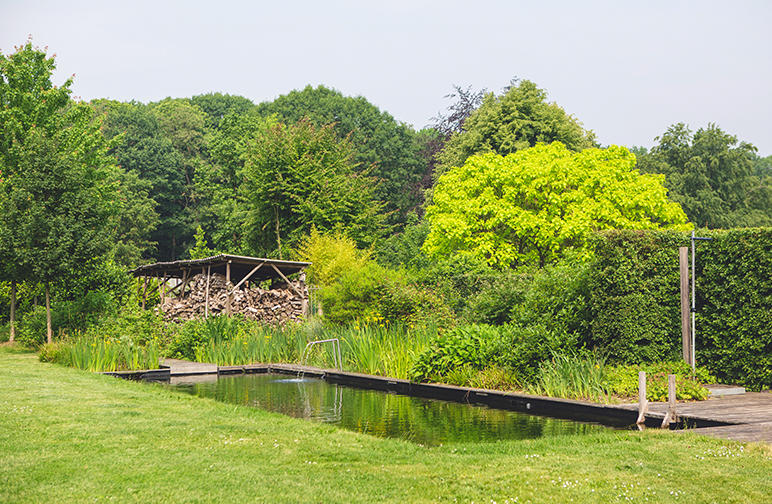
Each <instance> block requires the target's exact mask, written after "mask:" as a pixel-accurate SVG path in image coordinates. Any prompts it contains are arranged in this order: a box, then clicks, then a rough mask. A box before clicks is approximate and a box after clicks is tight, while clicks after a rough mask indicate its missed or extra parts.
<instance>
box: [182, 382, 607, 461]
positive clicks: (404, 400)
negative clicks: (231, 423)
mask: <svg viewBox="0 0 772 504" xmlns="http://www.w3.org/2000/svg"><path fill="white" fill-rule="evenodd" d="M169 386H171V387H173V388H175V389H178V390H183V391H185V392H187V393H189V394H192V395H195V396H199V397H210V398H214V399H215V400H218V401H222V402H227V403H231V404H239V405H242V406H250V407H256V408H261V409H264V410H267V411H273V412H276V413H281V414H284V415H288V416H291V417H295V418H304V419H308V420H312V421H316V422H323V423H329V424H333V425H337V426H340V427H342V428H344V429H348V430H351V431H355V432H361V433H366V434H372V435H375V436H381V437H393V438H401V439H407V440H410V441H413V442H416V443H419V444H422V445H428V446H434V445H439V444H443V443H456V442H492V441H497V440H519V439H534V438H540V437H544V436H561V435H579V434H588V433H593V432H598V431H600V430H603V429H607V428H608V427H605V426H603V425H600V424H598V423H592V422H578V421H573V420H566V419H561V418H552V417H548V416H537V415H530V414H527V413H522V412H518V411H507V410H499V409H492V408H488V407H485V406H481V405H475V404H463V403H455V402H447V401H440V400H436V399H426V398H421V397H412V396H405V395H399V394H394V393H388V392H382V391H377V390H367V389H361V388H354V387H347V386H343V385H340V384H336V383H328V382H326V381H324V380H322V379H319V378H309V377H305V378H300V377H295V376H290V375H283V374H265V373H261V374H243V375H235V376H219V377H218V378H217V379H216V380H214V379H213V380H211V381H203V382H185V381H181V382H177V383H176V384H173V385H169Z"/></svg>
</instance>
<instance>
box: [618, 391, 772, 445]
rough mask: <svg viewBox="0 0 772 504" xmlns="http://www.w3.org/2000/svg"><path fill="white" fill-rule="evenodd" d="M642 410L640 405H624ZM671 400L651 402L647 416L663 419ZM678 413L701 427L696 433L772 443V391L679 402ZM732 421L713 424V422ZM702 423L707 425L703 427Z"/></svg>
mask: <svg viewBox="0 0 772 504" xmlns="http://www.w3.org/2000/svg"><path fill="white" fill-rule="evenodd" d="M620 407H623V408H626V409H635V410H637V409H638V405H637V404H628V405H623V406H620ZM666 412H667V403H649V407H648V413H647V415H646V416H647V417H650V418H659V419H662V418H664V416H665V413H666ZM676 414H677V415H678V417H679V418H680V419H684V420H686V421H687V423H689V424H694V425H695V426H696V427H697V428H696V429H694V430H693V431H692V432H696V433H698V434H705V435H708V436H714V437H719V438H724V439H732V440H735V441H748V442H750V441H753V442H763V443H767V444H772V393H769V392H746V393H745V394H740V395H727V396H721V397H717V398H711V399H708V400H707V401H698V402H688V403H678V404H677V405H676ZM717 423H723V424H730V425H722V426H710V424H713V425H715V424H717ZM702 425H706V426H705V427H702Z"/></svg>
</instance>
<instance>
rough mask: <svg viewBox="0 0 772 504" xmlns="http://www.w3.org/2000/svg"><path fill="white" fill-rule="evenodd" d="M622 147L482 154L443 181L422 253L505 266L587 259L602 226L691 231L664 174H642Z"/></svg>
mask: <svg viewBox="0 0 772 504" xmlns="http://www.w3.org/2000/svg"><path fill="white" fill-rule="evenodd" d="M634 165H635V156H633V155H632V154H630V152H629V151H628V150H627V149H625V148H623V147H616V146H611V147H609V148H607V149H587V150H584V151H582V152H580V153H574V152H572V151H571V150H569V149H568V148H567V147H565V146H564V145H563V144H562V143H560V142H554V143H552V144H550V145H543V144H538V145H537V146H536V147H532V148H530V149H527V150H523V151H518V152H516V153H515V154H510V155H508V156H506V157H504V156H500V155H497V154H492V153H488V154H482V155H476V156H472V157H470V158H469V159H467V161H466V163H464V165H463V166H460V167H457V168H453V169H451V170H450V171H449V172H448V173H446V174H445V175H443V176H441V177H440V179H439V181H438V182H437V185H436V186H435V191H434V204H433V205H431V206H430V207H429V208H428V209H427V213H426V217H427V219H428V220H429V222H430V225H431V231H430V232H429V235H428V237H427V239H426V242H425V243H424V247H423V248H424V250H425V251H426V253H427V254H429V255H431V256H434V257H449V256H452V255H453V254H456V253H458V252H466V253H471V254H472V255H474V256H476V257H478V258H481V259H485V260H486V261H488V263H489V264H491V265H493V266H496V267H497V268H500V269H506V268H511V267H518V266H521V265H532V264H536V265H540V266H544V265H545V264H547V263H548V262H551V261H553V260H554V259H556V258H557V257H558V256H560V255H561V254H564V253H566V252H567V251H569V250H573V251H575V252H576V253H579V254H581V255H584V256H588V255H589V253H590V252H589V248H588V244H587V239H588V238H589V236H590V234H591V233H592V232H593V231H595V230H601V229H655V228H660V227H665V228H677V229H686V228H688V227H689V226H688V225H686V224H685V223H686V215H684V213H683V211H682V210H681V208H680V206H679V205H678V204H677V203H672V202H670V201H668V199H667V192H666V190H665V188H664V187H663V185H662V181H663V177H662V176H657V175H640V174H639V173H638V172H637V170H634Z"/></svg>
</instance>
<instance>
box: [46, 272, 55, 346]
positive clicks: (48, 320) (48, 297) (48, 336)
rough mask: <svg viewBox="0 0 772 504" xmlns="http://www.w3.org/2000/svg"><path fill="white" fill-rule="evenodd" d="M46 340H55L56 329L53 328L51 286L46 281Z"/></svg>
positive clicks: (50, 341)
mask: <svg viewBox="0 0 772 504" xmlns="http://www.w3.org/2000/svg"><path fill="white" fill-rule="evenodd" d="M46 341H48V342H49V343H53V342H54V331H53V329H51V288H50V286H49V285H48V282H46Z"/></svg>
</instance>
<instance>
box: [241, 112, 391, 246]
mask: <svg viewBox="0 0 772 504" xmlns="http://www.w3.org/2000/svg"><path fill="white" fill-rule="evenodd" d="M352 157H353V148H352V146H351V143H350V142H348V141H345V140H338V139H337V137H336V135H335V132H334V131H333V129H332V127H331V126H322V127H316V126H314V125H313V124H312V123H311V122H310V121H307V120H303V121H300V122H299V123H297V124H295V125H285V124H277V125H276V126H274V127H272V128H269V129H268V130H267V131H266V132H265V133H264V134H263V135H261V136H259V137H257V138H255V139H254V140H253V141H252V142H251V143H250V145H249V150H248V152H247V157H246V165H245V166H244V169H243V177H244V183H243V184H242V185H241V186H240V188H239V189H240V194H241V196H242V198H243V199H244V201H245V202H246V205H247V208H248V210H247V213H246V219H245V222H244V236H245V239H244V242H245V244H246V246H247V247H248V250H249V251H251V252H252V253H255V254H266V255H269V254H270V255H278V256H279V257H280V258H281V257H282V254H283V252H282V251H283V249H284V248H285V247H289V248H291V247H292V246H293V244H294V243H295V242H296V241H297V240H298V239H300V238H301V237H302V236H305V235H307V234H308V233H309V232H310V230H311V228H312V227H316V228H317V229H318V230H319V231H320V232H327V231H336V230H339V231H342V232H345V233H346V234H347V235H348V236H350V237H351V238H353V239H354V240H355V241H356V242H357V244H358V245H360V246H368V245H370V244H372V243H373V242H374V241H375V240H376V239H377V238H378V237H379V236H380V235H381V234H382V232H383V228H382V222H383V214H382V213H381V205H380V204H379V203H378V202H376V201H375V200H374V199H373V192H374V190H375V186H376V184H375V182H374V181H373V180H372V179H371V178H370V177H367V176H366V175H362V174H361V173H359V174H357V173H355V172H354V165H353V162H352Z"/></svg>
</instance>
